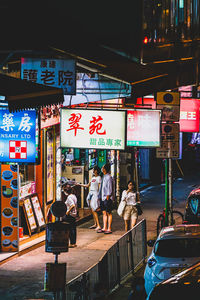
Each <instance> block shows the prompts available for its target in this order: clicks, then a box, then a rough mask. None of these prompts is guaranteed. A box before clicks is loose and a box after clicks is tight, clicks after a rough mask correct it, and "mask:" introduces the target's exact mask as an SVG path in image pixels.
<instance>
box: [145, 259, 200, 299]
mask: <svg viewBox="0 0 200 300" xmlns="http://www.w3.org/2000/svg"><path fill="white" fill-rule="evenodd" d="M199 295H200V262H198V263H196V264H194V265H193V266H191V267H189V268H187V269H185V270H184V271H182V272H179V273H178V274H176V275H174V276H171V277H170V278H169V279H167V280H164V281H162V282H161V283H159V284H157V285H156V286H155V287H154V288H153V289H152V291H151V292H150V293H149V295H148V297H147V298H146V300H160V299H162V300H169V299H170V300H177V299H181V300H188V299H192V300H199V297H200V296H199Z"/></svg>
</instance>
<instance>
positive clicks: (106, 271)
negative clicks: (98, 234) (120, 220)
mask: <svg viewBox="0 0 200 300" xmlns="http://www.w3.org/2000/svg"><path fill="white" fill-rule="evenodd" d="M146 256H147V246H146V220H145V219H143V220H141V221H140V222H139V223H138V224H136V225H135V226H134V228H133V229H131V230H130V231H128V232H127V233H125V234H124V235H123V236H122V237H121V238H120V239H119V240H118V241H117V242H116V243H115V244H114V245H113V246H112V247H111V248H110V249H109V250H108V251H107V252H106V253H105V254H104V256H103V257H102V258H101V259H100V260H99V262H97V263H96V264H95V265H93V266H92V267H91V268H89V269H88V270H87V271H85V272H84V273H82V274H80V275H79V276H77V277H76V278H74V279H73V280H71V281H70V282H68V283H67V285H66V299H67V300H95V299H96V298H97V297H100V296H102V297H103V296H106V295H108V294H109V293H110V292H111V291H112V290H113V289H114V288H115V287H117V286H118V285H119V284H120V282H121V281H122V280H123V279H124V278H125V277H126V276H127V275H128V274H129V273H130V272H133V271H134V270H135V269H136V268H137V267H138V266H139V265H140V264H141V263H142V262H143V261H144V260H145V258H146Z"/></svg>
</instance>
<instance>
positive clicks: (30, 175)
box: [19, 165, 35, 187]
mask: <svg viewBox="0 0 200 300" xmlns="http://www.w3.org/2000/svg"><path fill="white" fill-rule="evenodd" d="M19 174H20V186H21V187H22V186H24V185H26V184H28V183H30V182H33V181H35V168H34V165H19Z"/></svg>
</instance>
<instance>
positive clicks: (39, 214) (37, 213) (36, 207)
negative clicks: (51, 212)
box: [31, 195, 45, 227]
mask: <svg viewBox="0 0 200 300" xmlns="http://www.w3.org/2000/svg"><path fill="white" fill-rule="evenodd" d="M31 201H32V205H33V209H34V213H35V217H36V220H37V223H38V226H39V227H43V226H44V225H45V221H44V216H43V213H42V209H41V206H40V201H39V199H38V196H37V195H33V196H31Z"/></svg>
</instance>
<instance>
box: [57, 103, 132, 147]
mask: <svg viewBox="0 0 200 300" xmlns="http://www.w3.org/2000/svg"><path fill="white" fill-rule="evenodd" d="M125 122H126V112H125V111H111V110H110V111H108V110H107V111H106V110H81V109H64V108H63V109H61V147H66V148H88V149H90V148H94V149H113V150H115V149H116V150H124V149H125Z"/></svg>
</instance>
